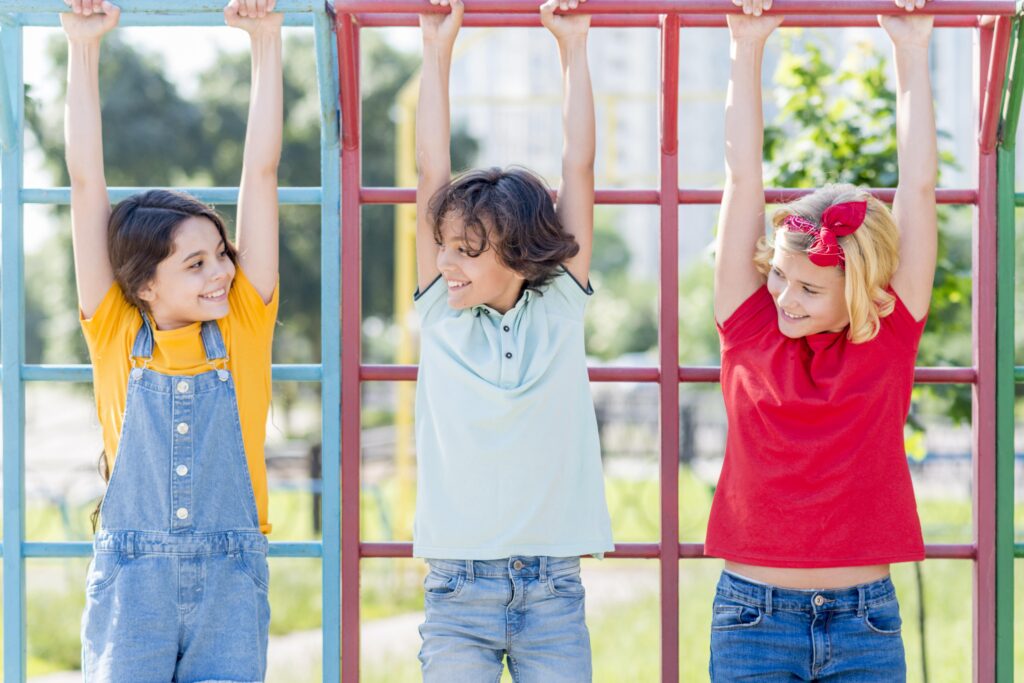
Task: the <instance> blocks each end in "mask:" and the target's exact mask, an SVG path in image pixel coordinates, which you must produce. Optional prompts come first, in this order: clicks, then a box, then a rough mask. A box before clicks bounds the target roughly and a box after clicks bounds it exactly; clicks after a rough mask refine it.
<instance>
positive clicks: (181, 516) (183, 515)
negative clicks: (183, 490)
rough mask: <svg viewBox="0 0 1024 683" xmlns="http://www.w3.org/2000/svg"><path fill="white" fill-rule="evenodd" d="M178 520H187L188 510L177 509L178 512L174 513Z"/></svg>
mask: <svg viewBox="0 0 1024 683" xmlns="http://www.w3.org/2000/svg"><path fill="white" fill-rule="evenodd" d="M174 514H175V515H176V516H177V517H178V519H188V510H187V509H185V508H178V511H177V512H175V513H174Z"/></svg>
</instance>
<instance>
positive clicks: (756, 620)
mask: <svg viewBox="0 0 1024 683" xmlns="http://www.w3.org/2000/svg"><path fill="white" fill-rule="evenodd" d="M763 618H764V612H763V611H761V609H760V608H758V607H752V606H750V605H745V604H743V603H740V602H734V601H732V600H723V599H721V598H717V599H716V600H715V604H714V606H713V608H712V612H711V630H712V631H735V630H737V629H742V628H753V627H754V626H757V625H758V624H760V623H761V619H763Z"/></svg>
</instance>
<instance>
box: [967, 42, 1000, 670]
mask: <svg viewBox="0 0 1024 683" xmlns="http://www.w3.org/2000/svg"><path fill="white" fill-rule="evenodd" d="M994 34H995V30H994V28H993V26H992V25H988V26H982V27H981V28H980V29H979V41H978V49H979V52H978V61H979V68H978V70H977V72H976V76H975V77H976V78H977V88H978V93H979V96H980V101H984V97H985V90H986V88H987V81H986V80H985V79H983V77H982V74H987V75H991V71H990V69H991V68H994V67H993V66H992V65H991V64H990V59H991V58H992V57H993V56H994V54H995V52H994V50H993V48H994V42H995V35H994ZM982 123H983V122H982V121H980V112H979V126H980V125H982ZM997 191H998V190H997V185H996V155H995V154H994V153H992V152H991V151H990V152H988V153H986V152H984V151H982V149H981V146H980V144H979V149H978V209H977V213H976V217H977V218H976V221H975V230H974V235H973V242H974V258H973V264H972V271H973V272H972V275H973V281H974V296H972V297H971V328H972V333H973V336H974V345H973V346H974V367H975V368H977V371H978V381H977V382H976V383H975V384H974V387H973V401H972V415H971V417H972V419H971V429H972V432H973V435H972V440H973V444H972V445H973V451H974V487H973V488H974V501H973V508H974V533H975V545H976V546H977V549H978V556H977V562H976V563H975V565H974V581H973V605H974V609H973V612H974V680H975V682H976V683H990V682H992V683H994V681H995V660H996V614H995V600H994V597H995V595H996V505H995V501H996V452H995V443H996V429H995V426H996V425H995V422H996V405H995V387H996V382H995V371H996V336H995V330H996V320H995V311H996V286H995V285H996V278H995V276H996V237H997V235H996V193H997Z"/></svg>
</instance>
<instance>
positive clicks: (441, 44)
mask: <svg viewBox="0 0 1024 683" xmlns="http://www.w3.org/2000/svg"><path fill="white" fill-rule="evenodd" d="M454 47H455V42H454V41H452V42H449V41H447V40H445V39H444V38H430V37H428V36H423V54H427V52H430V53H433V54H438V55H450V54H451V53H452V49H453V48H454Z"/></svg>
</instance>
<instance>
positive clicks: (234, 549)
mask: <svg viewBox="0 0 1024 683" xmlns="http://www.w3.org/2000/svg"><path fill="white" fill-rule="evenodd" d="M228 555H230V556H231V557H238V534H236V533H235V532H234V531H229V532H228Z"/></svg>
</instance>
